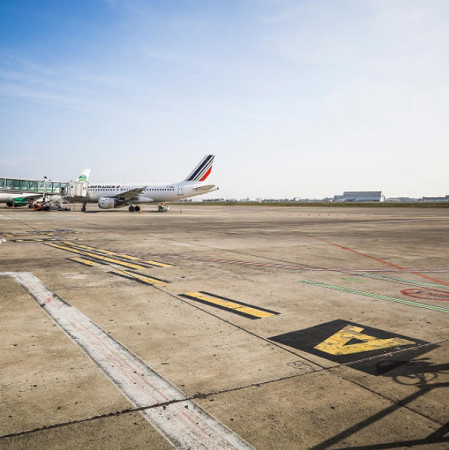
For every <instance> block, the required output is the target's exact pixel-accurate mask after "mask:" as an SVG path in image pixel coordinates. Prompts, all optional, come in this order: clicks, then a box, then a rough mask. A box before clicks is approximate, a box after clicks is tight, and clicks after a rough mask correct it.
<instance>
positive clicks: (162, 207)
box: [157, 203, 170, 212]
mask: <svg viewBox="0 0 449 450" xmlns="http://www.w3.org/2000/svg"><path fill="white" fill-rule="evenodd" d="M157 210H158V212H167V211H170V207H169V206H167V205H164V204H163V203H159V205H157Z"/></svg>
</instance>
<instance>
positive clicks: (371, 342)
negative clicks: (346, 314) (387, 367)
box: [315, 325, 415, 355]
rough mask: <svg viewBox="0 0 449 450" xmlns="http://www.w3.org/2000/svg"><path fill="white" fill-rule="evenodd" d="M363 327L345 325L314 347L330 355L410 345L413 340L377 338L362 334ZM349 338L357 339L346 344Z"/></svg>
mask: <svg viewBox="0 0 449 450" xmlns="http://www.w3.org/2000/svg"><path fill="white" fill-rule="evenodd" d="M363 330H364V329H363V328H361V327H356V326H353V325H346V326H345V327H344V328H343V329H342V330H340V331H338V332H337V333H335V334H333V335H332V336H330V337H329V338H327V339H326V340H325V341H323V342H321V343H320V344H318V345H317V346H315V348H316V349H317V350H321V351H322V352H325V353H329V354H330V355H351V354H353V353H361V352H371V351H373V350H380V349H384V348H389V347H399V346H401V345H411V344H414V343H415V342H413V341H408V340H407V339H402V338H398V337H393V338H389V339H379V338H376V337H374V336H369V335H367V334H363V333H362V331H363ZM351 339H357V340H358V341H362V342H357V343H355V344H350V345H347V344H348V342H349V341H350V340H351Z"/></svg>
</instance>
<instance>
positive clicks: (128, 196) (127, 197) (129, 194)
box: [112, 186, 146, 203]
mask: <svg viewBox="0 0 449 450" xmlns="http://www.w3.org/2000/svg"><path fill="white" fill-rule="evenodd" d="M145 189H146V186H143V187H141V188H136V189H131V190H129V191H125V192H120V194H117V195H114V196H112V198H116V199H117V200H119V201H121V202H124V203H126V202H130V201H133V200H136V201H137V200H138V199H139V195H140V194H142V193H143V191H144V190H145Z"/></svg>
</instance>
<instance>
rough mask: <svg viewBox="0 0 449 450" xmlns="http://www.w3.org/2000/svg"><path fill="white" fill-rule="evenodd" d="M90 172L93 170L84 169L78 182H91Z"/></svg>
mask: <svg viewBox="0 0 449 450" xmlns="http://www.w3.org/2000/svg"><path fill="white" fill-rule="evenodd" d="M90 171H91V169H84V170H83V171H82V172H81V175H80V176H79V177H78V181H89V175H90Z"/></svg>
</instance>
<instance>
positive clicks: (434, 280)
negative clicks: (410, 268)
mask: <svg viewBox="0 0 449 450" xmlns="http://www.w3.org/2000/svg"><path fill="white" fill-rule="evenodd" d="M308 236H309V237H312V238H314V239H317V240H318V241H322V242H325V243H326V244H330V245H333V246H335V247H338V248H341V249H343V250H347V251H348V252H352V253H355V254H356V255H360V256H364V257H365V258H369V259H372V260H373V261H377V262H380V263H382V264H386V265H388V266H391V267H394V268H396V269H400V270H407V269H405V267H402V266H398V265H397V264H393V263H390V262H388V261H384V260H383V259H380V258H376V257H375V256H371V255H367V254H366V253H362V252H359V251H357V250H353V249H352V248H349V247H344V246H343V245H340V244H336V243H335V242H331V241H327V240H326V239H322V238H319V237H318V236H315V235H313V234H309V235H308ZM410 273H412V274H413V275H417V276H418V277H422V278H425V279H426V280H430V281H433V282H435V283H438V284H442V285H444V286H449V283H446V282H444V281H441V280H437V279H436V278H432V277H428V276H427V275H423V274H422V273H419V272H410Z"/></svg>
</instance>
